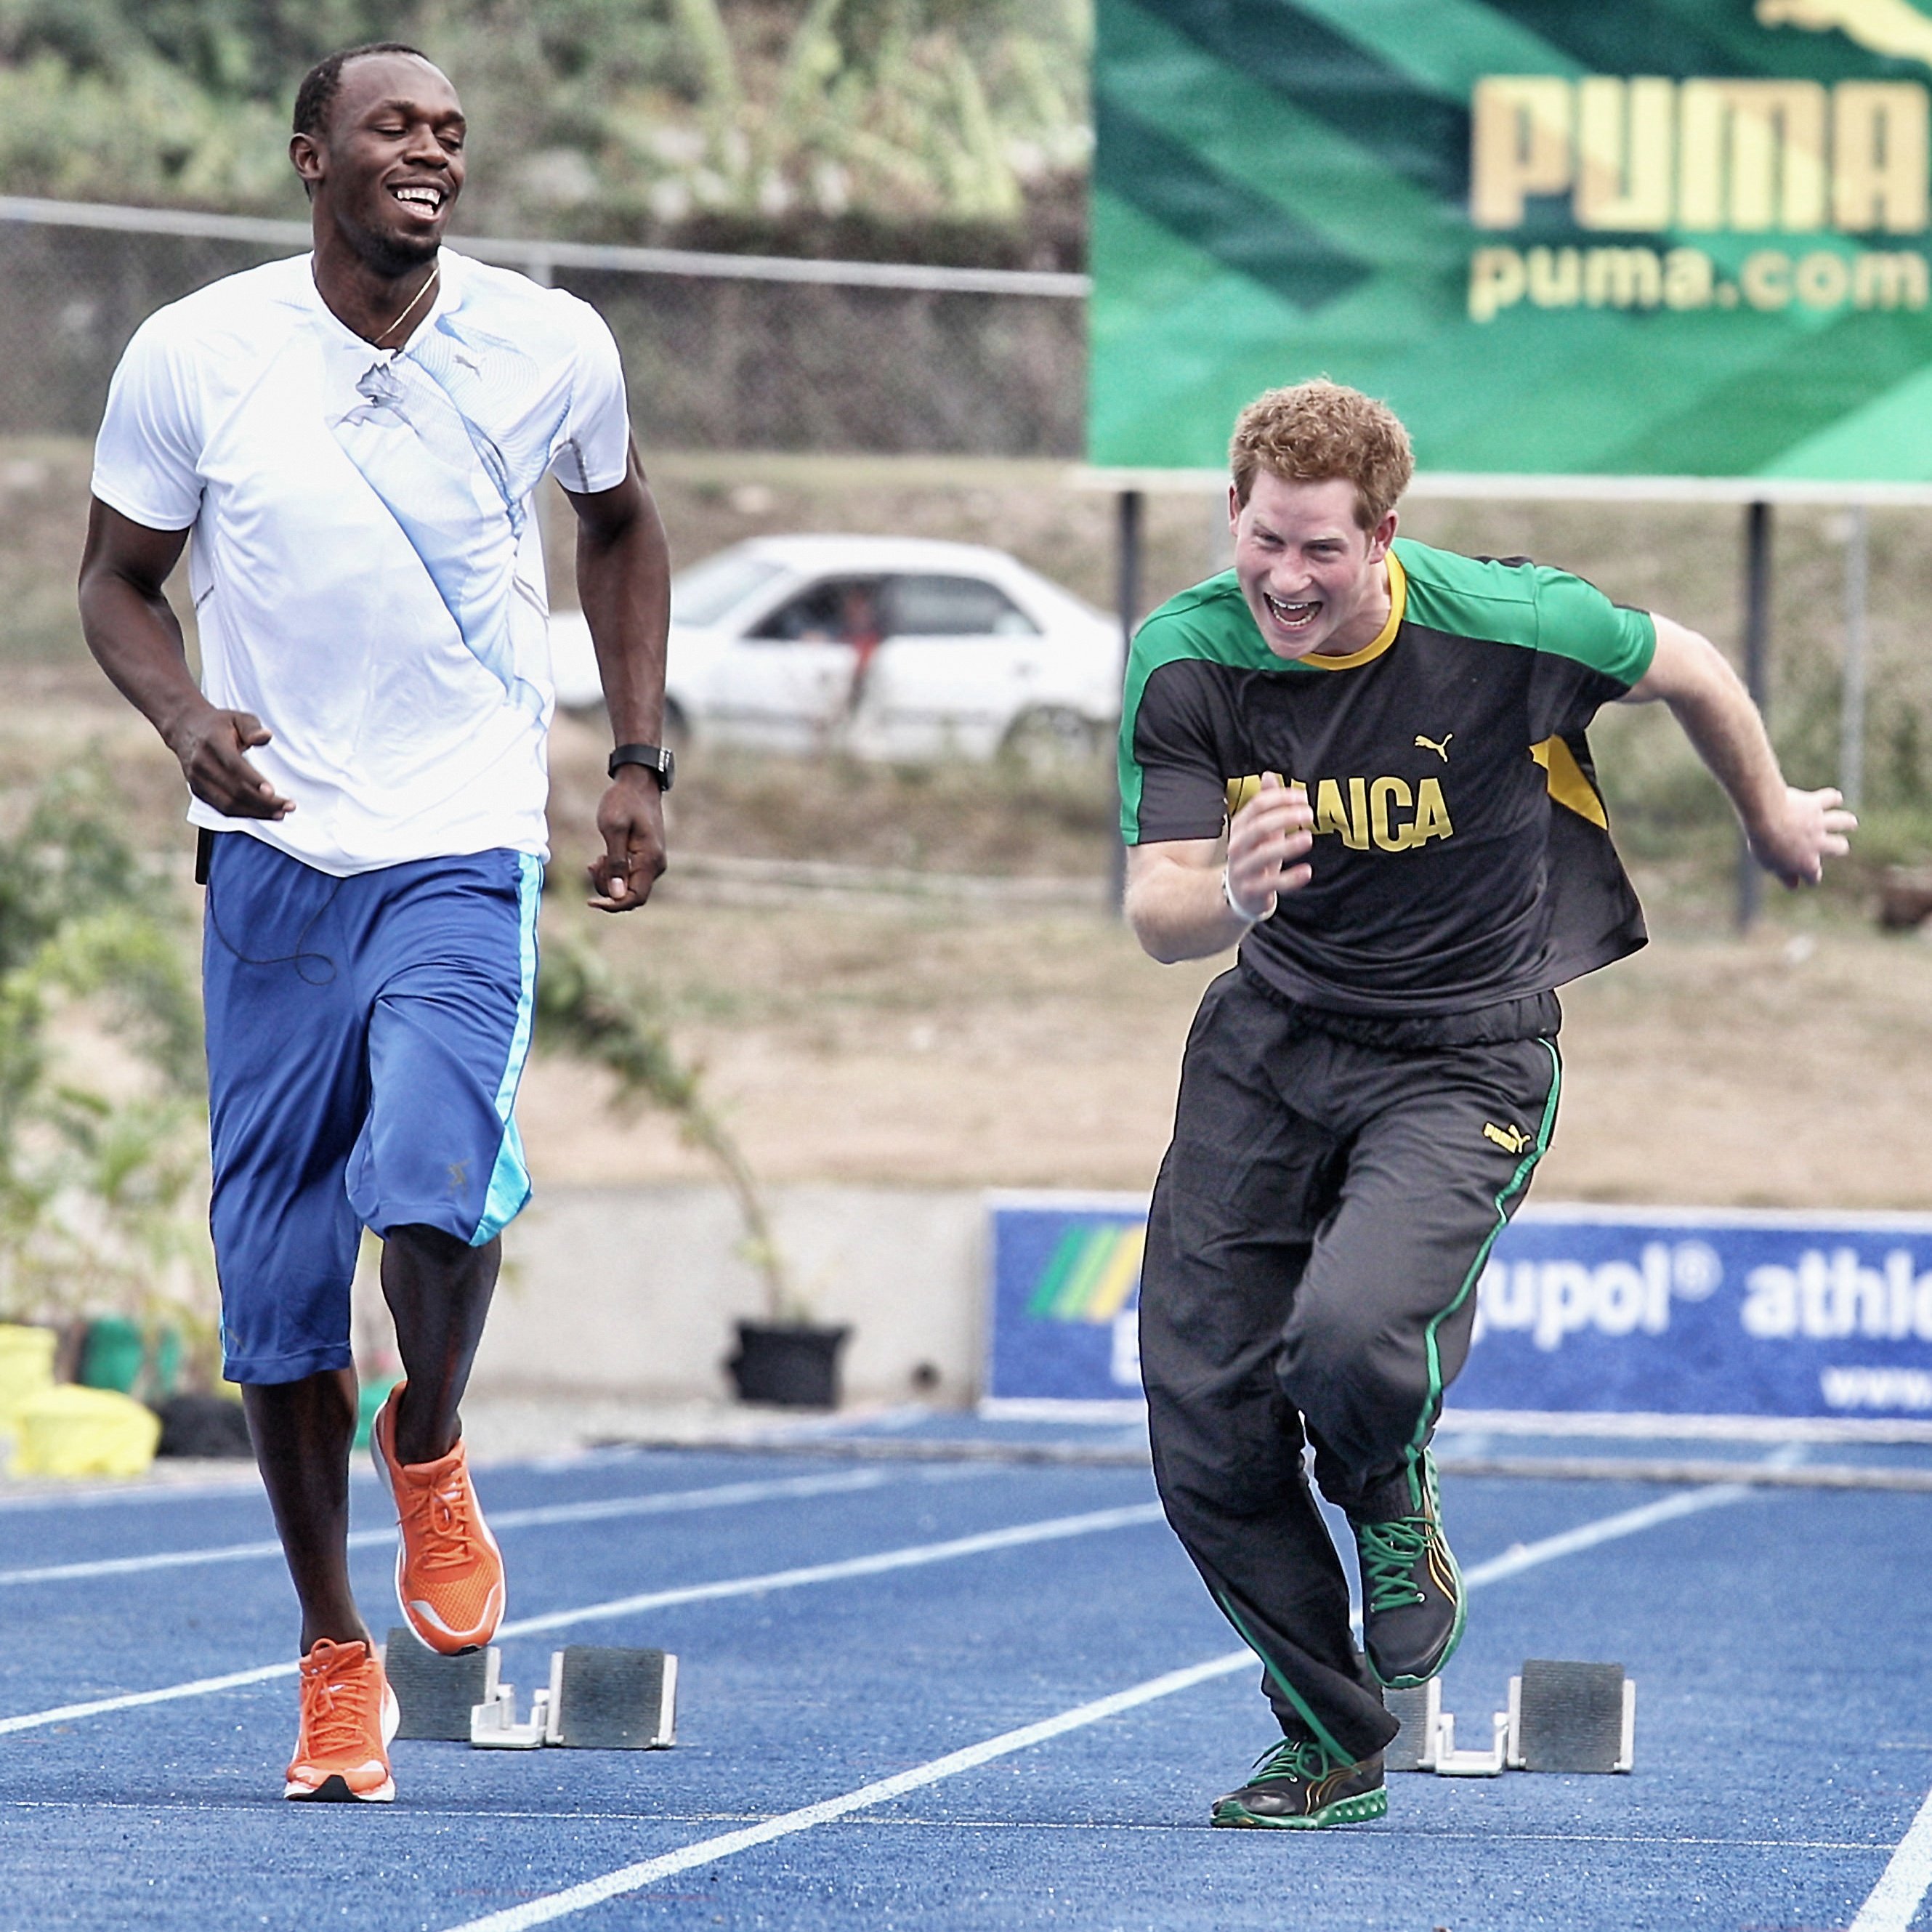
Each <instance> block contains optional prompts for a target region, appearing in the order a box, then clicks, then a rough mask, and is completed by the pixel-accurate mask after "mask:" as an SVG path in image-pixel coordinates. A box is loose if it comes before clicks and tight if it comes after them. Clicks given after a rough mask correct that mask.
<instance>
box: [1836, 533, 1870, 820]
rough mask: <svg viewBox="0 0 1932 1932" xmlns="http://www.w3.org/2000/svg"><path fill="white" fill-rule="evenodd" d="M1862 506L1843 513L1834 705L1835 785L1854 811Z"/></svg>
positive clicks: (1861, 687)
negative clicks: (1841, 644) (1841, 617)
mask: <svg viewBox="0 0 1932 1932" xmlns="http://www.w3.org/2000/svg"><path fill="white" fill-rule="evenodd" d="M1867 526H1868V519H1867V517H1866V514H1865V506H1864V504H1862V503H1857V504H1854V505H1852V508H1850V509H1849V511H1846V515H1845V679H1844V693H1843V697H1842V698H1841V701H1840V703H1839V707H1838V789H1839V790H1841V792H1843V793H1844V795H1845V802H1846V805H1849V806H1850V807H1851V808H1852V810H1853V811H1857V809H1858V805H1859V803H1860V802H1861V799H1863V797H1864V788H1865V646H1866V640H1867V626H1866V619H1865V583H1866V578H1867V572H1868V565H1869V561H1870V552H1869V549H1868V547H1867V538H1868V536H1869V534H1870V532H1869V529H1868V527H1867Z"/></svg>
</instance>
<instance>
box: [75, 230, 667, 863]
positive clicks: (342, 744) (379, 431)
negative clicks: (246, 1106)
mask: <svg viewBox="0 0 1932 1932" xmlns="http://www.w3.org/2000/svg"><path fill="white" fill-rule="evenodd" d="M441 260H442V269H443V278H442V285H441V287H440V289H439V290H438V292H437V296H436V299H435V302H434V305H433V306H432V307H431V309H430V311H429V313H428V315H427V316H426V317H424V319H423V320H422V323H420V324H419V326H418V327H417V328H416V331H415V332H414V333H413V335H411V337H410V340H409V342H408V344H407V346H406V347H404V349H403V350H401V351H400V352H392V351H389V350H379V349H377V348H374V347H372V346H371V344H369V343H368V342H366V341H364V340H363V339H362V337H360V336H359V335H356V334H355V333H354V332H353V331H351V330H350V329H347V328H346V327H345V326H344V325H343V324H342V323H341V322H339V321H338V320H337V319H336V317H335V316H334V315H333V314H332V313H331V312H330V311H329V308H328V307H327V305H326V304H325V303H324V302H323V299H322V297H321V296H320V293H318V292H317V289H316V286H315V281H314V275H313V273H312V271H311V259H310V257H307V256H303V257H299V259H297V260H293V261H287V262H275V263H270V264H269V265H268V266H266V267H265V268H260V269H249V270H248V271H247V272H245V273H243V274H242V275H231V276H229V277H228V278H226V280H225V281H219V282H215V283H213V284H211V285H210V286H209V287H206V288H205V289H202V290H198V291H197V292H196V293H195V294H193V295H191V296H187V297H186V298H185V299H183V300H182V301H180V302H174V303H172V304H170V305H169V306H168V307H167V308H164V309H162V310H160V311H158V312H157V314H154V315H152V316H150V317H148V320H147V321H146V322H145V323H143V324H142V326H141V328H140V329H139V331H138V332H136V335H135V337H134V339H133V341H132V342H130V344H128V345H127V353H126V354H125V355H124V356H122V358H121V366H120V368H118V370H116V371H115V376H114V382H113V387H112V389H110V391H109V392H108V398H107V416H106V417H105V419H104V420H103V422H102V424H101V436H100V439H99V441H98V443H97V445H96V446H95V466H94V493H95V496H98V497H99V498H100V499H101V501H102V502H104V503H106V504H107V505H110V507H111V508H114V509H116V510H118V511H120V512H121V514H122V515H123V516H125V517H130V518H132V519H133V521H135V522H136V523H142V524H145V525H146V526H148V528H150V529H163V530H178V529H187V528H189V527H190V526H192V528H193V532H194V534H193V539H192V546H191V555H190V561H189V578H188V580H189V586H190V592H191V594H192V595H193V599H194V609H195V617H196V623H197V625H198V627H199V634H200V644H201V662H202V689H203V690H204V691H205V692H206V694H207V695H208V698H209V700H211V702H212V703H215V704H217V705H220V706H223V707H224V708H226V709H235V710H239V711H252V712H254V714H255V715H257V717H258V718H260V719H261V721H262V722H263V724H265V725H266V727H268V729H269V730H270V731H271V732H272V733H273V734H274V737H273V742H271V743H269V744H268V745H263V747H262V748H260V749H259V750H257V751H252V752H251V753H250V754H249V756H250V757H251V760H252V761H253V762H254V764H255V766H257V769H259V770H260V772H261V773H262V775H263V777H264V778H266V779H268V781H269V782H270V783H271V784H273V785H274V786H275V789H276V790H278V792H280V793H283V794H284V796H287V797H289V798H292V799H294V800H295V802H296V809H295V811H293V812H292V813H290V815H289V816H288V817H287V818H284V819H281V820H263V819H233V818H227V817H223V815H222V814H220V812H217V811H215V810H214V809H213V808H211V806H208V805H204V804H203V803H202V802H201V801H200V800H199V799H196V800H194V801H193V803H192V804H191V805H190V808H189V811H188V817H189V819H190V821H191V822H192V823H194V824H196V825H204V826H214V827H217V828H219V829H224V830H229V831H245V832H252V833H253V834H254V835H255V836H256V837H257V838H262V839H266V841H268V843H269V844H272V845H274V846H276V847H278V848H279V849H281V850H283V851H285V852H287V853H290V854H292V855H293V856H294V857H296V858H298V859H302V860H303V861H304V862H305V863H307V864H308V865H314V866H315V867H317V868H319V869H320V870H321V871H325V872H331V873H335V874H338V875H346V874H351V873H355V872H363V871H372V870H374V868H376V867H377V866H380V865H399V864H401V863H404V862H407V861H408V860H411V859H431V858H439V857H446V856H454V855H455V854H458V853H465V852H478V851H482V850H486V849H487V848H488V847H492V846H507V847H510V848H511V850H515V851H520V852H530V853H535V854H537V855H538V856H539V857H541V856H545V855H546V854H547V839H546V836H545V829H544V799H545V796H546V794H547V790H548V774H547V769H546V764H545V757H544V750H545V740H546V735H547V730H548V727H549V724H550V713H551V711H552V709H553V701H554V700H553V694H552V690H551V685H550V638H549V628H548V610H549V606H548V601H547V596H546V594H545V589H544V568H543V556H542V552H541V547H540V544H539V541H538V529H537V519H536V517H535V513H534V508H533V505H532V498H531V493H532V491H533V490H535V487H536V486H537V484H538V482H539V481H541V479H542V478H543V475H544V472H546V471H550V472H554V473H555V475H556V477H557V479H558V481H560V482H561V483H562V484H563V485H564V487H565V488H566V489H569V490H576V491H578V492H580V493H581V492H588V491H591V490H607V489H610V488H611V487H614V486H615V485H616V484H618V483H619V482H621V481H622V480H623V477H624V474H625V465H626V458H627V454H628V448H629V435H630V426H629V421H628V415H627V413H626V410H625V401H624V377H623V371H622V367H621V365H620V364H619V360H618V356H617V348H616V344H615V343H614V342H613V341H612V340H611V338H610V331H609V329H607V328H606V327H605V326H604V323H603V321H602V320H601V318H600V317H598V315H597V314H596V313H595V311H593V310H592V309H591V308H589V306H588V305H586V304H585V303H583V302H579V301H578V300H577V299H576V298H575V297H574V296H569V295H566V294H565V293H562V291H561V290H555V289H544V288H540V287H538V286H537V284H535V283H534V282H532V281H529V280H527V279H526V278H525V277H523V276H522V275H516V274H513V273H511V272H509V271H508V270H506V269H496V268H490V267H487V266H485V265H484V264H483V263H479V262H475V261H472V260H469V259H468V258H467V257H464V256H461V255H458V254H452V252H451V251H449V250H448V249H445V250H444V251H443V254H442V257H441Z"/></svg>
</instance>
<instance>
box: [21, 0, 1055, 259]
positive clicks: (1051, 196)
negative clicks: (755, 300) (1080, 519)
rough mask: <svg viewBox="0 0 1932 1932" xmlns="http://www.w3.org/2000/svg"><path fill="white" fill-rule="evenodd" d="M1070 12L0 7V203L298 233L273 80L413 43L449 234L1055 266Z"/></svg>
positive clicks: (82, 3) (25, 2)
mask: <svg viewBox="0 0 1932 1932" xmlns="http://www.w3.org/2000/svg"><path fill="white" fill-rule="evenodd" d="M1088 31H1089V26H1088V7H1087V5H1085V0H483V3H482V4H477V5H455V4H453V0H401V4H381V5H379V4H377V0H305V4H303V5H299V6H298V5H293V4H291V0H0V184H4V186H5V189H6V190H7V191H8V192H10V193H38V194H48V195H56V196H80V197H83V198H88V199H95V200H120V201H127V200H133V201H141V202H156V203H170V202H179V203H189V204H192V205H196V206H200V207H219V208H238V209H257V210H263V211H281V212H287V213H295V212H297V211H299V209H300V207H301V205H302V204H301V196H300V193H299V190H297V188H296V184H295V181H294V178H293V175H291V174H290V171H289V168H288V163H287V158H286V148H287V139H288V127H289V116H290V108H291V107H292V105H293V101H294V96H295V89H296V83H297V81H298V80H299V79H300V77H301V76H302V73H303V72H304V71H305V70H306V69H307V68H308V67H309V66H310V65H311V63H313V62H314V61H315V60H317V59H318V58H320V57H321V56H322V55H323V54H325V53H326V52H329V51H331V50H332V49H335V48H336V47H339V46H345V45H349V44H351V43H357V42H360V41H363V40H389V39H396V40H406V41H409V42H412V43H414V44H416V45H418V46H422V47H423V48H424V49H425V50H426V51H428V52H429V53H430V54H431V55H432V56H433V57H434V58H436V59H437V61H439V62H440V63H441V64H442V65H443V67H445V68H446V70H447V71H449V74H450V75H451V76H452V78H453V79H454V80H455V81H456V83H457V85H458V87H459V88H460V89H461V90H462V92H463V96H464V100H465V104H466V106H467V107H468V108H469V111H470V115H471V118H472V123H473V124H474V125H475V127H477V129H478V131H479V134H480V135H481V139H479V140H478V143H477V146H476V153H475V161H474V163H473V172H472V178H471V182H470V185H469V190H468V193H467V196H466V214H465V216H464V217H463V219H464V223H465V225H466V226H469V228H471V229H477V230H487V231H492V232H496V233H505V232H525V233H527V232H532V231H535V232H538V233H549V234H556V235H570V236H579V237H590V238H594V239H606V240H616V239H625V240H636V239H667V238H672V237H675V238H676V239H683V240H685V241H693V242H699V243H700V244H702V243H705V242H709V243H712V244H714V245H724V246H739V247H744V246H752V245H766V246H798V247H802V248H808V249H809V250H810V251H812V252H832V250H833V249H835V248H850V249H863V248H874V249H877V250H881V251H883V250H886V249H888V248H889V250H890V251H891V252H893V253H895V254H903V253H905V252H907V251H908V250H912V251H917V252H922V253H924V252H929V251H931V252H937V253H941V254H949V255H958V254H966V255H968V256H972V257H989V258H998V257H1009V258H1010V257H1028V256H1035V257H1037V256H1040V255H1041V254H1043V253H1044V254H1046V256H1047V257H1050V258H1051V257H1058V256H1061V255H1064V254H1067V253H1069V252H1071V253H1073V254H1077V253H1078V251H1079V248H1080V246H1081V242H1080V238H1079V228H1080V225H1081V223H1080V217H1079V181H1080V179H1081V178H1082V175H1084V171H1085V163H1086V157H1087V146H1088V134H1087V129H1086V126H1085V62H1086V42H1087V36H1088Z"/></svg>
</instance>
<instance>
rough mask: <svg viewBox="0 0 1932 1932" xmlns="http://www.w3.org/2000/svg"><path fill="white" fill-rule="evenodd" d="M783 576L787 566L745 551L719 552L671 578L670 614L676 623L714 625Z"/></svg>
mask: <svg viewBox="0 0 1932 1932" xmlns="http://www.w3.org/2000/svg"><path fill="white" fill-rule="evenodd" d="M783 575H784V565H783V564H781V563H774V562H772V560H771V559H770V558H769V557H766V556H756V555H754V553H751V552H750V551H748V550H720V551H719V552H718V554H717V555H716V556H707V557H706V559H704V561H703V562H702V563H694V564H693V565H691V568H689V569H688V570H681V571H679V572H678V574H677V575H676V576H675V577H673V578H672V579H671V585H670V615H671V621H672V622H673V623H676V624H694V625H700V626H701V625H706V624H715V623H716V622H718V619H719V618H721V617H722V616H724V614H725V613H726V612H727V611H728V610H736V608H737V607H738V606H739V604H742V603H743V602H744V601H745V598H748V596H750V595H751V593H752V592H754V590H757V589H761V588H762V587H763V586H765V585H766V584H767V583H770V582H771V580H772V578H773V577H781V576H783Z"/></svg>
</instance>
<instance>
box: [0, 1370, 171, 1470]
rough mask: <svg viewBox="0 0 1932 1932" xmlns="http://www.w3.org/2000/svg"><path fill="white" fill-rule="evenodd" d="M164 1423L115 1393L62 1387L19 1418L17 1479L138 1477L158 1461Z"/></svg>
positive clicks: (29, 1404)
mask: <svg viewBox="0 0 1932 1932" xmlns="http://www.w3.org/2000/svg"><path fill="white" fill-rule="evenodd" d="M160 1439H161V1419H160V1417H159V1416H157V1415H156V1414H155V1413H154V1411H153V1410H152V1409H150V1408H148V1406H147V1405H146V1403H139V1402H136V1400H134V1398H133V1397H132V1396H130V1395H122V1394H119V1393H118V1391H115V1390H113V1389H94V1388H81V1387H80V1385H78V1384H77V1383H73V1382H67V1383H63V1384H62V1385H61V1386H60V1387H59V1388H50V1389H48V1390H46V1391H44V1392H43V1393H42V1394H39V1395H36V1396H30V1397H28V1399H27V1400H26V1401H25V1402H24V1403H22V1404H21V1405H20V1407H19V1408H18V1409H16V1410H15V1411H14V1412H13V1464H12V1467H11V1471H10V1473H11V1474H13V1475H16V1476H138V1475H140V1473H141V1472H142V1470H144V1469H146V1468H147V1466H148V1464H149V1463H151V1462H152V1461H153V1460H154V1445H156V1444H157V1442H160Z"/></svg>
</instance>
